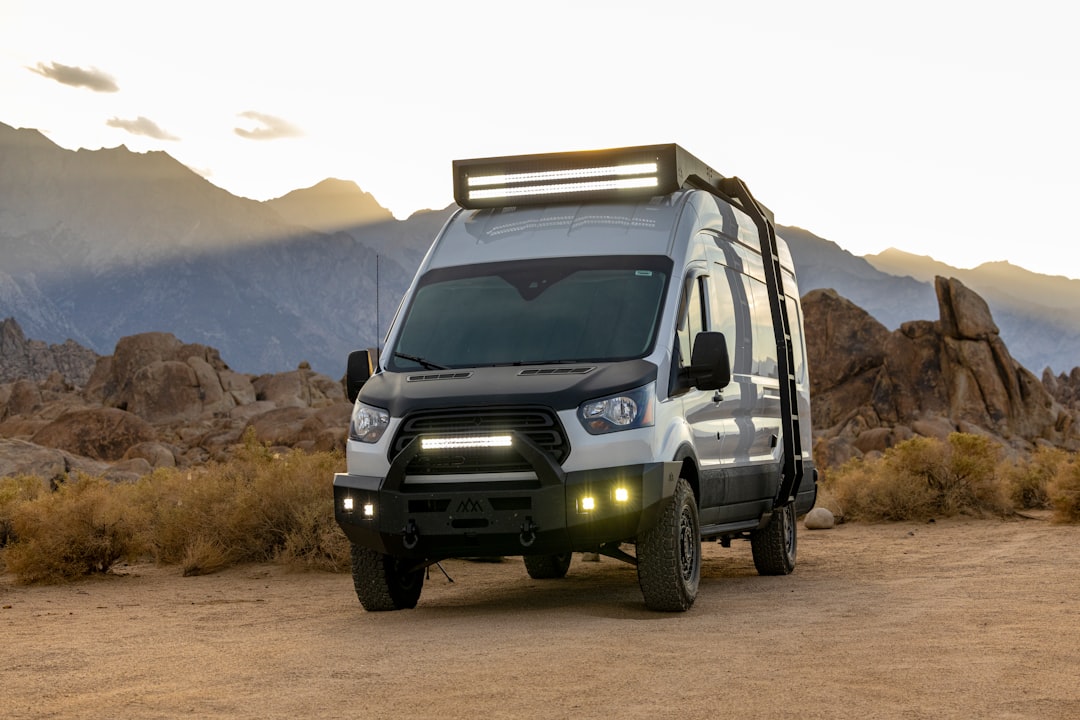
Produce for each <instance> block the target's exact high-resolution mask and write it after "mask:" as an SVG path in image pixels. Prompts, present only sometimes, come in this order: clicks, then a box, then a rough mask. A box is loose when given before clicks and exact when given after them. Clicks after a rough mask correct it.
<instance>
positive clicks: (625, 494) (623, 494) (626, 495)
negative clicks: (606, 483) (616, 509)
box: [615, 487, 630, 502]
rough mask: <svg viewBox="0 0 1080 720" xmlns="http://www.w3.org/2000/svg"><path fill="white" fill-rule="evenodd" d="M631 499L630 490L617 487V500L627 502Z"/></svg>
mask: <svg viewBox="0 0 1080 720" xmlns="http://www.w3.org/2000/svg"><path fill="white" fill-rule="evenodd" d="M629 499H630V491H629V490H627V489H626V488H622V487H621V488H615V502H626V501H627V500H629Z"/></svg>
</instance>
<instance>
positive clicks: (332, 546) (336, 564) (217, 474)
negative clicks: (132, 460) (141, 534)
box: [137, 436, 349, 575]
mask: <svg viewBox="0 0 1080 720" xmlns="http://www.w3.org/2000/svg"><path fill="white" fill-rule="evenodd" d="M339 464H340V458H339V457H338V456H336V455H333V454H331V453H314V454H307V453H304V452H301V451H292V452H290V453H288V454H286V455H282V456H280V457H279V456H277V455H275V454H273V453H271V452H270V450H268V449H267V448H265V447H263V446H260V445H259V444H258V443H257V442H255V441H254V437H253V436H248V437H247V438H245V443H244V445H243V447H242V448H240V449H239V450H238V451H237V452H236V453H235V455H234V457H233V458H232V459H231V460H230V461H228V462H226V463H213V464H210V465H207V466H204V467H200V468H197V469H193V470H190V471H177V470H168V471H163V470H158V471H155V472H154V473H152V474H151V475H150V476H148V477H146V478H144V479H143V480H142V481H140V482H139V483H138V486H137V487H138V493H139V495H140V501H141V504H142V505H143V506H144V507H146V508H147V510H148V512H149V515H150V523H149V525H148V527H147V545H148V547H149V548H150V550H151V552H152V553H153V555H154V558H155V560H156V561H157V562H159V563H165V564H180V565H181V566H182V567H183V571H184V574H185V575H198V574H202V573H208V572H214V571H215V570H219V569H221V568H223V567H227V566H230V565H236V564H238V563H245V562H264V561H270V560H276V561H280V562H283V563H285V564H288V565H290V566H295V567H305V568H312V569H325V570H342V569H345V568H347V567H348V556H349V546H348V541H347V540H346V539H345V536H344V535H343V534H342V533H341V531H340V530H339V529H338V528H337V525H336V523H335V522H334V512H333V488H332V485H331V482H330V481H331V478H332V477H333V474H334V471H335V470H336V468H337V465H339Z"/></svg>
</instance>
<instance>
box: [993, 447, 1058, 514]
mask: <svg viewBox="0 0 1080 720" xmlns="http://www.w3.org/2000/svg"><path fill="white" fill-rule="evenodd" d="M1069 457H1070V456H1069V453H1067V452H1065V451H1064V450H1060V449H1058V448H1051V447H1042V446H1040V447H1037V448H1035V450H1034V451H1033V452H1032V453H1031V455H1029V456H1027V457H1025V458H1023V459H1021V460H1019V461H1017V462H1014V463H1012V464H1011V465H1010V466H1008V467H1007V468H1005V471H1004V476H1005V480H1006V482H1007V483H1008V485H1009V492H1010V497H1011V499H1012V502H1013V505H1014V506H1015V507H1016V508H1017V509H1018V510H1047V509H1049V508H1051V507H1052V505H1053V503H1052V501H1051V499H1050V491H1049V488H1050V483H1051V481H1053V479H1054V477H1055V476H1056V475H1057V474H1058V472H1059V471H1060V470H1061V469H1062V468H1063V467H1064V466H1065V465H1067V464H1068V462H1069Z"/></svg>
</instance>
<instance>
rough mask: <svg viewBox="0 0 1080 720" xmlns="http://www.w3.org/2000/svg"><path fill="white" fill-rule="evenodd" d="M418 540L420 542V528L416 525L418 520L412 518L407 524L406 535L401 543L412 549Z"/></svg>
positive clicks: (407, 548)
mask: <svg viewBox="0 0 1080 720" xmlns="http://www.w3.org/2000/svg"><path fill="white" fill-rule="evenodd" d="M418 542H420V530H419V528H417V527H416V521H415V520H411V519H410V520H409V522H407V523H406V524H405V537H404V538H403V539H402V541H401V544H402V545H404V546H405V549H406V550H412V549H413V548H414V547H416V543H418Z"/></svg>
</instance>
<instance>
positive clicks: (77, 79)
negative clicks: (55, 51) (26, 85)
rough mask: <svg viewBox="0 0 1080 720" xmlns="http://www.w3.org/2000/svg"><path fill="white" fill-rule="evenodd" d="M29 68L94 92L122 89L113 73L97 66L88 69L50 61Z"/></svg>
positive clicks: (53, 78) (57, 80) (39, 73)
mask: <svg viewBox="0 0 1080 720" xmlns="http://www.w3.org/2000/svg"><path fill="white" fill-rule="evenodd" d="M27 70H29V71H31V72H36V73H37V74H38V75H41V76H42V77H47V78H49V79H50V80H55V81H56V82H58V83H62V84H64V85H71V86H72V87H84V88H89V89H90V90H93V91H94V92H116V91H118V90H119V89H120V86H119V85H117V84H116V81H115V80H113V78H112V75H109V74H108V73H104V72H102V71H101V70H98V69H97V68H90V69H89V70H86V69H85V68H81V67H72V66H71V65H61V64H60V63H58V62H53V63H49V64H48V65H46V64H45V63H40V62H39V63H38V64H37V67H36V68H32V67H28V68H27Z"/></svg>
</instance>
